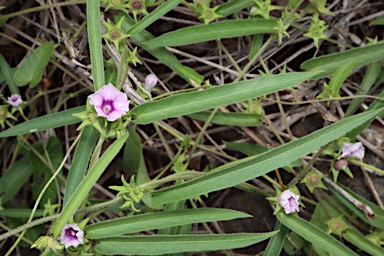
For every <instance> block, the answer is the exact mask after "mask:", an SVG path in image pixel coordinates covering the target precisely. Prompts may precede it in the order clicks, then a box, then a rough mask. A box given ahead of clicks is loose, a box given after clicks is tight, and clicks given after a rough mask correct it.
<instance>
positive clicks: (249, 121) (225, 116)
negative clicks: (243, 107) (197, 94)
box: [188, 111, 262, 126]
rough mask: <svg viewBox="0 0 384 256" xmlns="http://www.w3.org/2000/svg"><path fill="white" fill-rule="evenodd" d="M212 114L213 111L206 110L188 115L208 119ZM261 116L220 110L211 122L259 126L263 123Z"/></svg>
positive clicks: (201, 119) (203, 119)
mask: <svg viewBox="0 0 384 256" xmlns="http://www.w3.org/2000/svg"><path fill="white" fill-rule="evenodd" d="M210 114H211V112H209V111H204V112H199V113H194V114H189V115H188V117H190V118H193V119H196V120H200V121H206V120H207V119H208V117H209V116H210ZM260 118H261V115H258V114H248V113H227V112H218V113H216V114H215V116H214V117H213V118H212V120H211V123H213V124H221V125H230V126H257V125H260V124H262V122H261V121H260Z"/></svg>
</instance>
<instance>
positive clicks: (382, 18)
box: [369, 15, 384, 26]
mask: <svg viewBox="0 0 384 256" xmlns="http://www.w3.org/2000/svg"><path fill="white" fill-rule="evenodd" d="M369 25H371V26H372V25H384V15H381V16H380V17H377V18H376V19H375V20H374V21H372V22H371V24H369Z"/></svg>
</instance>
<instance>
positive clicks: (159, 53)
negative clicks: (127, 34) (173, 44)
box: [115, 14, 190, 83]
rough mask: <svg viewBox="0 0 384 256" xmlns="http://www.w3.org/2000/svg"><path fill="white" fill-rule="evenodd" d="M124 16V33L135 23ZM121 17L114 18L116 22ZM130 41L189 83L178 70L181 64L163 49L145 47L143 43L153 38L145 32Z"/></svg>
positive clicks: (134, 36)
mask: <svg viewBox="0 0 384 256" xmlns="http://www.w3.org/2000/svg"><path fill="white" fill-rule="evenodd" d="M123 15H124V20H123V25H122V28H123V29H124V31H127V30H129V29H130V28H131V27H132V26H134V25H135V24H136V22H135V21H134V20H133V19H132V18H131V17H129V16H128V15H127V14H123ZM120 18H121V16H115V19H116V20H119V19H120ZM131 38H132V40H133V41H134V42H135V43H136V44H138V45H139V46H140V47H141V48H143V49H144V50H146V51H147V52H149V53H150V54H151V55H152V56H154V57H155V58H156V59H158V60H159V61H160V62H161V63H163V64H164V65H167V66H168V67H169V68H170V69H171V70H173V71H174V72H175V73H176V74H178V75H179V76H181V77H182V78H183V79H184V80H185V81H187V82H188V83H190V81H189V78H188V77H187V76H185V75H184V73H183V72H182V71H181V70H180V66H182V64H181V63H180V62H179V60H178V59H177V58H176V57H175V55H173V54H172V53H171V52H169V51H168V50H167V49H166V48H165V47H153V46H152V45H145V44H144V42H146V41H149V40H151V39H153V38H154V36H153V35H152V34H151V33H149V32H148V31H146V30H143V31H141V32H139V33H137V34H135V35H133V36H132V37H131Z"/></svg>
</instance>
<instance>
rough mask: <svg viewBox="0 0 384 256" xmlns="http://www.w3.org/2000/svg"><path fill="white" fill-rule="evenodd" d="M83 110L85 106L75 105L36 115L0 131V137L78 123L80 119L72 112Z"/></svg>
mask: <svg viewBox="0 0 384 256" xmlns="http://www.w3.org/2000/svg"><path fill="white" fill-rule="evenodd" d="M83 111H85V106H81V107H75V108H71V109H68V110H64V111H61V112H58V113H53V114H48V115H45V116H41V117H37V118H35V119H31V120H28V121H25V122H24V123H21V124H17V125H15V126H14V127H11V128H9V129H7V130H5V131H3V132H0V138H4V137H10V136H17V135H20V134H27V133H31V132H40V131H45V130H48V129H53V128H57V127H61V126H64V125H70V124H76V123H80V122H81V120H80V119H79V118H78V117H74V116H72V114H75V113H80V112H83Z"/></svg>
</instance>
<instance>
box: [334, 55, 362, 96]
mask: <svg viewBox="0 0 384 256" xmlns="http://www.w3.org/2000/svg"><path fill="white" fill-rule="evenodd" d="M355 65H356V63H355V62H351V63H346V64H344V65H343V66H340V67H339V68H338V69H336V71H335V74H333V76H332V79H331V81H330V82H329V87H330V88H331V95H332V96H334V97H336V96H338V95H339V91H340V87H341V85H342V84H343V83H344V81H345V79H347V77H348V76H349V74H350V73H351V72H352V69H353V67H354V66H355Z"/></svg>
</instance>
